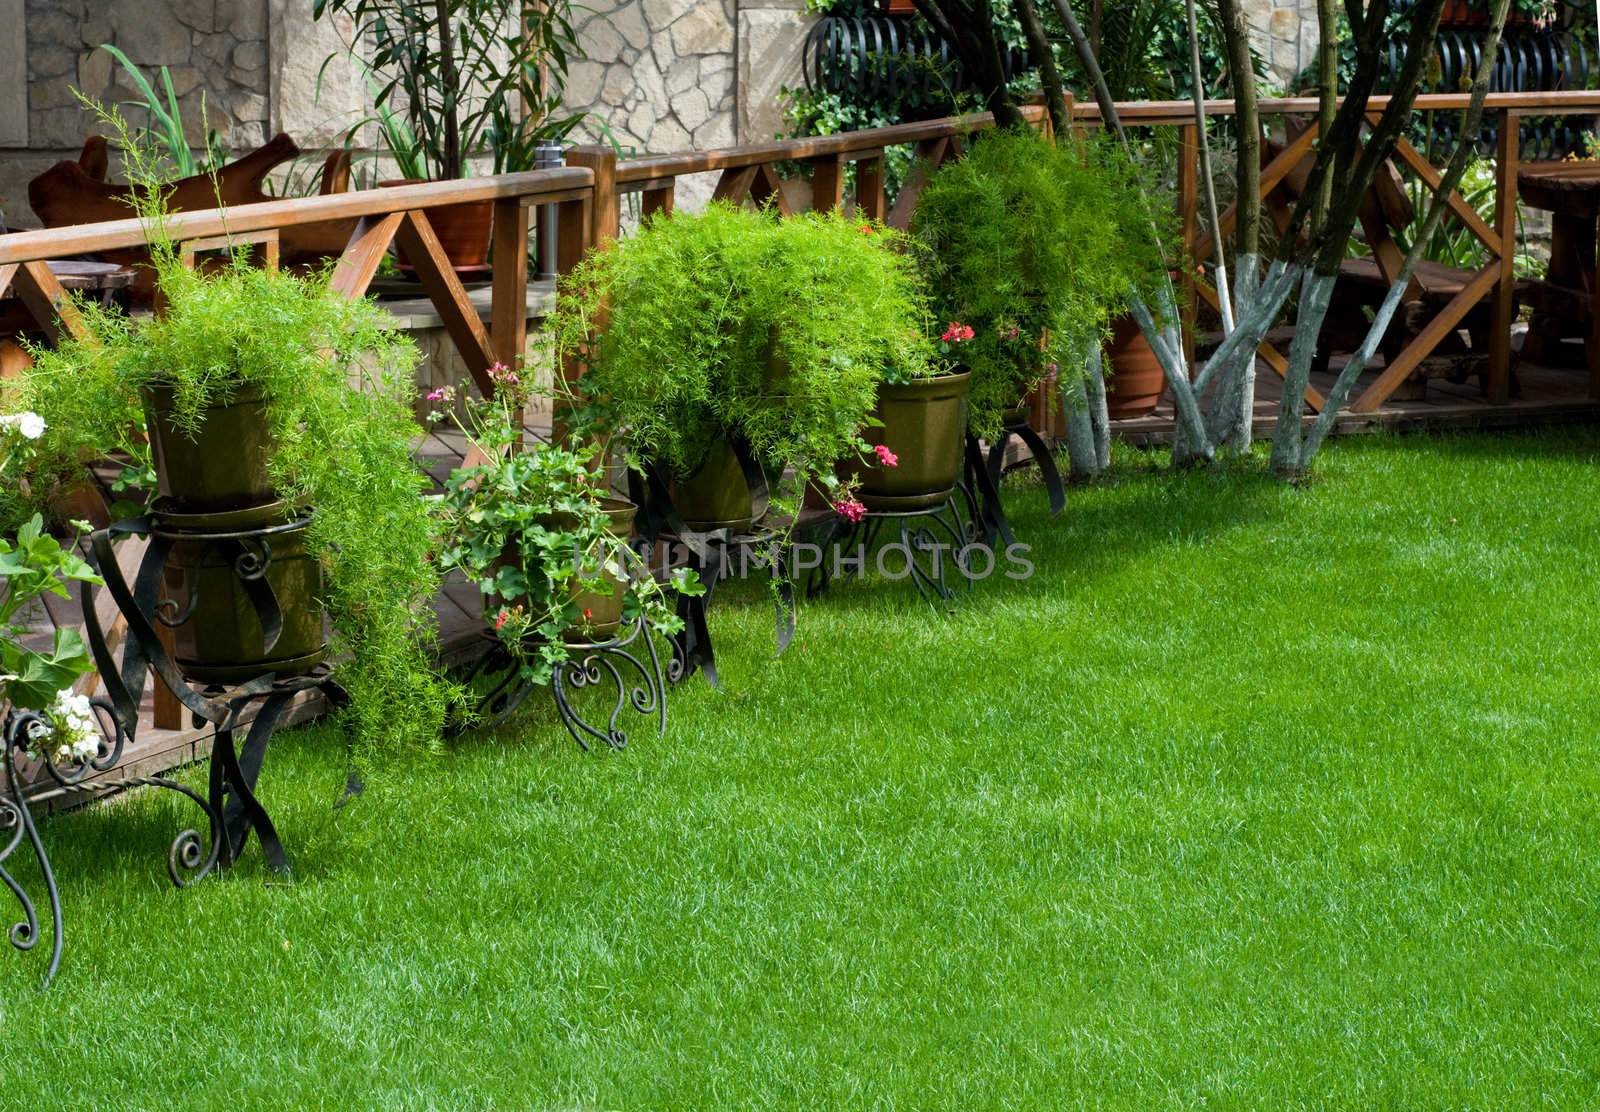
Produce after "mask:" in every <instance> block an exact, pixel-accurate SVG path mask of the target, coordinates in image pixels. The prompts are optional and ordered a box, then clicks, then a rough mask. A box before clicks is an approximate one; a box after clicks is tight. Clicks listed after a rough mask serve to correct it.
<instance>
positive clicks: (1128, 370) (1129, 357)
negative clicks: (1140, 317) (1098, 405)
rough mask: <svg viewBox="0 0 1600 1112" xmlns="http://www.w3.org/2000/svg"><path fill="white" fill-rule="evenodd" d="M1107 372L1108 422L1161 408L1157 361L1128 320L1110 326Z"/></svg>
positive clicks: (1163, 380)
mask: <svg viewBox="0 0 1600 1112" xmlns="http://www.w3.org/2000/svg"><path fill="white" fill-rule="evenodd" d="M1106 356H1107V362H1108V363H1109V367H1108V370H1109V371H1110V374H1109V375H1108V376H1107V379H1106V410H1107V412H1109V413H1110V415H1111V418H1112V420H1123V419H1126V418H1129V417H1144V416H1146V415H1147V414H1149V413H1152V412H1154V410H1155V408H1156V406H1158V405H1160V404H1161V394H1162V392H1163V391H1164V390H1166V388H1167V379H1166V375H1165V374H1163V373H1162V370H1161V361H1160V360H1159V359H1157V358H1156V353H1155V352H1153V351H1151V350H1150V344H1149V343H1148V342H1147V341H1146V340H1145V338H1144V334H1143V333H1142V332H1140V331H1139V324H1138V322H1137V321H1135V320H1134V319H1133V318H1132V317H1118V318H1117V319H1116V320H1114V321H1112V322H1111V343H1110V344H1108V345H1107V346H1106Z"/></svg>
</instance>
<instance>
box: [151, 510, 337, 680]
mask: <svg viewBox="0 0 1600 1112" xmlns="http://www.w3.org/2000/svg"><path fill="white" fill-rule="evenodd" d="M171 507H172V503H170V502H165V503H163V502H158V503H157V504H156V507H155V510H154V514H153V517H154V525H153V532H154V533H155V535H156V536H158V537H162V538H164V539H170V540H171V541H172V542H173V545H172V552H171V554H170V555H169V556H168V558H167V565H166V569H165V571H164V573H163V585H164V587H165V592H164V593H165V597H166V598H167V599H168V600H170V609H171V611H172V613H174V614H177V615H186V617H185V618H184V620H183V621H182V622H180V623H179V624H178V625H177V626H175V627H173V629H172V639H173V659H174V660H175V661H176V662H177V665H178V668H179V670H180V671H182V672H183V674H184V676H185V677H187V678H188V679H191V680H195V681H198V682H203V683H237V682H239V681H242V680H248V679H252V678H254V677H256V676H259V675H261V674H262V673H264V672H275V673H278V674H279V675H298V674H300V673H303V672H309V671H310V670H311V669H313V668H315V667H316V666H317V665H318V664H321V663H322V661H323V659H324V657H325V655H326V652H327V645H326V639H325V637H324V628H323V612H322V607H321V606H320V605H319V603H318V599H320V598H321V597H322V565H321V563H320V562H319V561H318V560H317V559H316V557H315V556H314V555H313V554H312V553H310V552H309V551H308V550H307V548H306V530H307V528H308V527H309V522H308V521H307V520H306V519H305V515H299V520H298V521H296V515H295V514H293V513H292V512H290V510H289V509H288V507H286V506H285V505H284V504H283V503H282V502H274V503H270V504H268V505H266V506H258V507H253V508H251V509H248V510H239V511H233V512H230V513H213V514H192V513H179V512H175V511H174V510H173V509H172V508H171ZM290 523H293V524H290ZM282 525H289V527H288V528H286V529H284V530H283V531H281V532H273V533H271V534H270V535H268V536H266V537H264V538H261V539H260V540H248V541H245V542H243V544H244V546H245V547H244V550H241V548H240V546H239V545H238V544H236V543H233V542H231V541H227V540H223V539H219V538H217V537H216V536H215V534H218V533H243V532H248V531H251V530H256V529H267V528H273V527H276V526H282ZM263 554H265V555H267V556H268V557H269V559H268V560H267V564H266V572H265V578H266V582H267V583H268V585H270V586H271V588H272V593H273V595H274V596H275V597H276V598H277V602H278V608H279V610H280V611H281V612H282V614H283V629H282V632H280V633H279V635H278V640H277V642H276V643H275V644H274V645H272V646H271V647H270V648H269V647H267V646H266V645H265V644H264V635H263V632H262V629H261V620H260V618H259V617H258V616H257V614H256V608H255V605H254V604H253V603H252V602H251V601H250V596H249V595H248V594H247V593H246V591H245V585H244V583H243V582H242V581H241V579H240V575H239V563H238V562H239V559H240V557H241V556H244V557H245V562H246V568H247V570H248V564H249V562H250V561H252V560H258V559H259V558H260V557H261V556H262V555H263Z"/></svg>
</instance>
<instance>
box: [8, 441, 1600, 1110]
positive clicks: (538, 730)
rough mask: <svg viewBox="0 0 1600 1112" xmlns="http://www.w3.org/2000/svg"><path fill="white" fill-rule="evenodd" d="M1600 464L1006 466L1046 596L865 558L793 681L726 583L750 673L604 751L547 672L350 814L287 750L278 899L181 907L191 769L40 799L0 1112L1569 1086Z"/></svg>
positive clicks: (1216, 1099) (1579, 1008)
mask: <svg viewBox="0 0 1600 1112" xmlns="http://www.w3.org/2000/svg"><path fill="white" fill-rule="evenodd" d="M1597 464H1600V430H1574V431H1561V432H1544V433H1539V434H1526V435H1515V436H1500V437H1489V436H1472V437H1460V438H1452V439H1429V438H1421V437H1414V438H1405V439H1399V438H1366V439H1355V440H1348V441H1341V442H1337V443H1335V444H1333V445H1331V446H1330V448H1329V450H1328V451H1327V453H1326V454H1325V457H1324V459H1323V461H1322V463H1321V465H1320V469H1319V479H1318V481H1317V482H1316V483H1315V485H1313V486H1311V487H1310V488H1307V489H1301V490H1291V489H1286V488H1283V487H1280V486H1278V485H1276V484H1275V483H1273V482H1272V481H1270V480H1267V479H1264V478H1262V477H1260V476H1259V475H1256V474H1253V473H1244V472H1239V471H1234V472H1226V471H1224V472H1212V473H1196V474H1186V475H1178V476H1174V475H1171V474H1169V473H1167V472H1165V471H1163V470H1160V469H1159V468H1156V467H1154V466H1153V465H1152V464H1151V463H1150V462H1149V461H1146V460H1145V459H1143V458H1142V457H1140V456H1138V455H1136V454H1131V453H1130V454H1128V455H1125V456H1124V457H1123V458H1122V459H1121V461H1120V474H1119V477H1118V478H1117V479H1115V480H1114V481H1112V482H1109V483H1107V484H1106V485H1104V486H1101V487H1097V488H1095V489H1091V490H1082V491H1073V492H1070V493H1069V507H1068V510H1067V513H1066V514H1065V515H1064V516H1063V517H1062V518H1060V519H1056V520H1052V519H1050V518H1049V517H1048V515H1047V514H1046V512H1045V503H1044V498H1043V495H1042V492H1040V491H1039V490H1038V488H1037V487H1034V486H1031V485H1027V484H1026V483H1018V484H1016V485H1015V486H1014V487H1013V490H1012V495H1013V497H1012V504H1013V506H1014V512H1013V516H1014V521H1015V524H1016V525H1017V527H1018V529H1019V531H1020V533H1021V534H1022V536H1023V539H1024V540H1027V541H1030V542H1032V543H1033V544H1034V546H1035V549H1034V555H1033V558H1034V560H1035V562H1036V564H1037V568H1038V572H1037V575H1036V576H1035V578H1033V579H1032V580H1030V581H1027V582H1023V583H1011V582H1007V581H1004V580H993V581H990V582H989V583H987V584H986V585H984V587H982V588H981V589H980V590H979V591H978V592H977V593H976V594H974V595H973V596H972V598H971V600H970V602H967V603H965V604H964V605H962V606H960V607H959V608H958V609H957V611H956V612H955V613H954V614H952V615H950V616H938V615H935V614H933V613H932V612H930V611H929V609H928V608H927V607H926V606H925V605H923V604H922V603H920V602H919V601H918V600H917V599H916V598H915V596H914V595H913V594H912V593H911V589H910V587H909V585H907V584H900V585H881V584H880V585H878V586H876V587H874V586H873V585H872V584H870V583H869V584H854V585H850V586H847V587H845V588H843V589H841V590H839V591H837V592H836V593H835V594H833V595H832V596H830V597H828V598H826V599H824V600H822V601H820V602H818V603H815V604H812V605H810V606H808V607H806V608H805V609H804V611H803V613H802V615H801V625H800V631H799V633H798V634H797V637H796V640H795V643H794V645H793V647H792V648H791V649H790V651H789V652H788V654H787V655H786V656H784V657H783V658H782V659H781V660H779V661H777V662H772V661H770V660H769V659H768V656H769V654H770V651H771V613H770V608H769V605H768V603H767V601H766V599H765V597H764V596H763V595H762V593H761V592H760V591H759V590H758V589H754V588H751V589H748V590H746V591H744V592H743V594H735V595H730V596H728V597H726V598H719V600H718V606H717V607H716V608H714V610H713V613H712V621H713V628H714V631H715V633H716V634H717V635H718V637H719V639H720V640H719V648H720V650H721V663H722V671H723V679H724V683H725V688H726V690H725V692H723V693H721V694H718V693H716V692H713V691H711V690H709V689H708V688H707V687H706V686H705V685H704V684H703V683H701V682H699V681H696V682H694V683H692V684H691V685H690V686H689V687H688V688H687V689H686V690H685V691H683V692H679V693H675V694H674V696H673V699H672V704H671V708H672V717H671V721H670V724H669V727H668V732H667V735H666V737H665V738H661V739H657V738H656V737H654V736H650V735H648V734H647V733H646V732H643V731H641V732H640V734H639V735H638V736H636V738H635V740H634V742H633V744H632V745H631V746H630V748H629V749H628V750H627V751H626V753H623V754H615V753H602V754H595V755H588V756H585V755H583V754H581V753H579V752H577V751H576V749H575V748H574V747H573V746H572V744H571V743H570V742H569V741H568V739H567V737H566V735H565V734H564V733H563V732H562V731H561V729H560V727H559V725H558V724H557V723H556V722H555V720H554V717H553V714H552V713H551V712H550V710H549V706H548V701H547V700H544V699H538V700H535V702H536V704H537V705H536V706H534V707H533V709H532V710H530V712H529V713H528V714H527V715H525V716H524V717H523V718H522V719H521V720H520V721H519V722H518V723H516V725H515V726H514V727H512V728H508V729H507V730H506V731H505V733H504V736H502V737H499V738H493V739H491V738H475V739H471V740H468V741H466V742H464V743H462V744H460V745H459V746H458V748H457V751H456V752H454V753H452V754H451V755H450V756H449V757H448V758H447V759H443V760H439V761H435V762H431V763H430V762H428V761H426V760H422V759H417V760H415V761H409V762H405V763H404V764H403V766H402V767H399V768H395V769H393V770H392V775H390V776H388V777H387V778H386V779H385V780H384V782H382V783H380V784H378V785H376V786H375V787H374V788H373V790H371V791H370V792H369V793H368V794H367V795H366V796H365V797H363V798H362V799H361V800H360V801H359V802H357V803H356V804H354V805H352V806H350V807H347V808H346V809H344V810H342V811H339V812H337V813H336V812H334V811H333V810H332V809H331V808H330V804H331V803H332V802H333V800H334V798H335V797H336V796H337V794H338V791H339V788H340V786H341V783H342V766H341V762H340V749H339V745H338V742H337V739H336V737H335V736H334V735H332V734H331V733H330V732H328V731H327V730H325V729H311V730H306V731H302V732H299V733H297V734H291V735H286V736H285V737H284V738H283V739H281V743H280V744H279V745H278V746H277V748H276V749H275V750H274V753H273V755H272V757H271V759H270V760H269V763H268V767H267V771H266V774H265V777H264V781H263V791H262V794H263V796H264V798H265V800H266V802H267V804H268V806H269V807H270V808H272V809H273V811H274V814H275V816H276V817H277V819H278V823H279V827H280V829H281V830H282V832H283V834H284V838H285V841H286V843H287V844H288V846H289V849H290V853H291V856H292V857H293V858H294V860H295V862H296V865H297V873H296V878H295V880H294V881H293V882H292V883H288V884H285V883H279V882H277V881H276V880H274V879H273V878H272V877H271V876H270V874H269V873H268V872H267V871H266V870H265V868H264V866H263V865H262V863H261V860H260V857H259V854H258V853H257V852H255V850H254V847H252V852H251V853H250V855H249V856H248V857H247V859H246V861H245V862H244V863H243V864H242V865H241V866H240V867H239V868H238V869H237V870H236V871H235V872H233V873H232V874H231V875H228V876H225V877H222V878H220V879H210V880H207V881H205V882H204V883H202V884H200V885H198V886H197V887H195V888H194V889H191V890H189V891H187V892H177V891H174V890H172V889H171V888H170V887H168V886H167V884H166V881H165V849H166V844H167V842H168V840H170V838H171V836H172V834H173V833H175V831H176V830H177V829H178V828H180V826H182V825H186V824H188V823H190V822H192V821H193V819H192V811H190V810H186V809H185V805H183V804H181V801H178V800H177V799H176V797H169V796H168V795H167V794H166V793H162V795H161V797H160V798H156V797H153V796H144V795H142V796H139V797H137V798H133V799H128V800H124V801H121V802H118V803H115V804H112V805H109V806H105V807H102V808H99V809H95V810H90V811H85V812H80V813H77V814H73V815H69V816H64V817H61V818H57V819H53V820H50V821H48V822H47V823H46V825H45V828H44V836H45V838H46V841H47V843H48V844H49V846H50V847H51V848H52V850H53V851H54V853H55V859H56V863H57V866H58V869H59V871H60V874H61V876H62V879H63V886H64V887H63V898H64V900H65V903H66V910H67V915H68V932H69V933H68V938H67V953H66V959H65V962H64V964H63V967H62V971H61V976H60V979H59V981H58V982H57V984H56V986H55V987H54V988H53V989H52V990H51V991H50V992H49V993H47V994H44V995H39V994H37V993H36V992H35V991H34V986H35V984H36V983H37V979H38V976H39V973H40V972H41V971H42V968H43V965H42V962H41V961H40V960H39V959H38V958H37V957H29V958H18V957H16V956H13V955H11V954H10V953H9V951H6V952H3V953H0V1079H3V1080H0V1106H9V1104H10V1102H12V1101H16V1102H17V1103H18V1104H19V1105H22V1104H26V1105H27V1106H28V1107H36V1108H49V1107H85V1106H87V1104H88V1102H90V1101H91V1099H92V1100H93V1102H94V1103H95V1104H97V1105H99V1106H100V1107H140V1108H149V1107H162V1106H168V1107H190V1106H194V1107H205V1106H210V1107H228V1108H244V1107H286V1106H294V1105H301V1106H313V1107H316V1106H329V1107H332V1106H343V1107H345V1108H355V1107H369V1106H394V1107H430V1106H437V1107H501V1108H529V1107H551V1108H573V1107H597V1108H610V1107H635V1108H655V1107H696V1108H704V1107H751V1106H755V1107H793V1106H813V1107H815V1106H822V1107H842V1108H852V1109H853V1108H866V1107H899V1108H922V1107H948V1108H962V1109H965V1108H975V1107H1013V1108H1041V1107H1057V1106H1075V1105H1112V1106H1122V1107H1130V1108H1149V1107H1158V1106H1171V1107H1194V1106H1198V1105H1202V1104H1205V1105H1211V1106H1220V1107H1270V1108H1279V1107H1286V1106H1306V1107H1322V1106H1336V1105H1337V1106H1363V1107H1374V1106H1385V1107H1399V1106H1405V1107H1481V1108H1510V1107H1529V1106H1533V1105H1536V1104H1537V1105H1540V1106H1551V1107H1580V1106H1591V1107H1593V1106H1595V1105H1597V1104H1600V909H1597V906H1596V902H1597V894H1600V847H1597V845H1596V839H1595V831H1596V817H1597V811H1600V807H1597V802H1596V792H1597V789H1600V774H1597V768H1600V739H1597V736H1596V734H1597V731H1596V724H1597V723H1600V683H1597V668H1600V608H1597V605H1596V603H1597V601H1600V592H1597V574H1596V569H1597V566H1600V497H1597V494H1600V468H1597ZM28 875H30V876H31V874H28ZM0 908H3V910H4V911H5V912H6V913H7V915H8V916H9V913H10V905H9V904H7V903H5V902H4V901H0ZM24 1096H26V1097H27V1099H26V1100H24V1099H23V1098H24Z"/></svg>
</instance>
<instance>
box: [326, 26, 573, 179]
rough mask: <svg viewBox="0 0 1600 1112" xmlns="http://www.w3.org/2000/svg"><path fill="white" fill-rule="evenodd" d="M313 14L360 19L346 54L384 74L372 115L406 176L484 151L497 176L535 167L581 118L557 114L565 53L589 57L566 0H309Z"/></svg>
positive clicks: (439, 170)
mask: <svg viewBox="0 0 1600 1112" xmlns="http://www.w3.org/2000/svg"><path fill="white" fill-rule="evenodd" d="M312 12H313V14H314V16H315V17H316V18H318V19H321V18H324V17H325V16H327V15H329V14H340V15H346V16H349V17H350V19H351V20H353V21H354V25H355V29H354V36H353V38H352V40H351V42H350V51H349V52H350V54H351V55H352V56H353V57H356V58H357V59H358V60H359V61H360V64H361V65H362V66H363V67H366V66H367V65H368V64H369V62H370V66H371V71H372V73H374V74H376V75H378V76H377V81H376V84H377V88H376V92H375V93H374V96H373V105H374V109H375V119H376V120H377V122H379V124H380V125H381V127H382V129H383V131H384V133H385V136H386V138H388V139H389V141H390V142H391V144H393V149H394V150H395V151H396V152H397V153H398V154H399V155H400V156H401V158H402V161H403V163H405V166H406V168H405V169H404V171H403V172H405V173H406V175H407V176H411V177H432V178H436V179H441V180H443V179H454V178H459V177H462V176H463V175H464V174H465V173H466V170H467V159H470V158H473V157H476V156H478V155H482V154H485V153H488V154H492V155H493V157H494V172H495V173H497V174H499V173H506V172H510V171H517V170H530V169H532V168H533V164H534V145H535V144H536V143H537V142H539V141H541V140H546V139H560V138H564V137H565V136H566V135H567V134H568V133H569V132H570V131H571V130H572V129H573V128H574V127H576V126H577V125H578V124H579V123H581V122H582V121H583V118H584V117H583V114H582V113H577V114H569V115H565V116H563V115H560V114H559V112H560V109H561V102H562V98H563V95H564V92H565V86H566V78H567V66H568V62H569V59H570V58H572V57H579V58H581V57H583V51H582V49H581V47H580V46H579V45H578V41H577V35H576V33H575V31H574V30H573V26H572V6H571V4H570V3H568V2H567V0H555V2H552V3H542V4H523V3H518V2H516V0H440V2H437V3H436V2H433V0H313V4H312ZM334 57H337V55H335V56H331V57H330V58H329V59H327V61H325V62H324V63H323V65H324V67H326V65H327V62H329V61H332V60H333V58H334ZM524 112H525V113H526V117H527V118H526V119H524ZM363 122H366V121H363ZM419 170H421V171H423V172H420V173H419V172H418V171H419Z"/></svg>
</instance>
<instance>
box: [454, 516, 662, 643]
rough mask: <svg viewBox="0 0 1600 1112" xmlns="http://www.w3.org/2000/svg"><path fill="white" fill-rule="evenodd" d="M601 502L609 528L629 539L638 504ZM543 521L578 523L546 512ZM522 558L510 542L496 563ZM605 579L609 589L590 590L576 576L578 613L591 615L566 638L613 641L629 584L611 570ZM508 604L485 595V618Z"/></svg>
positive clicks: (517, 561) (515, 562)
mask: <svg viewBox="0 0 1600 1112" xmlns="http://www.w3.org/2000/svg"><path fill="white" fill-rule="evenodd" d="M600 506H601V509H602V510H603V511H604V513H605V515H606V523H607V524H606V532H608V533H610V534H611V535H612V536H613V537H616V538H617V539H618V540H627V539H628V536H629V535H630V534H631V533H632V532H633V517H634V515H635V514H636V513H638V507H637V506H635V505H634V504H633V503H632V502H629V501H628V500H627V499H624V498H601V499H600ZM539 522H540V524H542V525H546V526H548V527H549V528H551V529H572V528H575V527H576V526H577V524H578V521H577V518H576V517H574V516H573V515H572V514H544V515H542V516H541V517H540V518H539ZM521 561H522V556H521V553H519V552H517V551H516V550H515V549H514V548H513V546H511V545H507V546H506V550H505V551H504V552H503V553H501V555H500V559H499V561H498V562H497V563H496V565H495V566H496V567H497V568H498V567H501V566H519V565H520V564H521ZM603 579H604V581H605V582H606V583H609V584H610V589H609V590H607V591H596V590H586V589H585V588H584V587H583V586H582V585H581V584H580V583H579V581H578V580H573V582H572V587H571V590H572V596H571V597H572V601H573V602H575V603H576V604H577V606H578V613H580V614H582V613H584V612H585V611H587V612H588V615H589V616H588V617H587V618H584V619H580V621H579V622H577V623H576V624H574V625H573V626H571V627H569V628H568V629H567V630H566V631H565V632H564V633H563V634H562V639H563V640H565V641H566V642H568V643H569V644H597V643H599V642H601V641H609V640H610V639H611V638H612V637H614V636H616V633H617V630H618V629H620V628H622V606H623V601H624V600H625V598H626V597H627V584H626V583H624V582H623V581H622V580H621V579H618V578H617V577H616V576H615V575H613V574H612V573H611V572H610V571H607V572H606V573H605V574H604V576H603ZM504 605H505V602H504V600H502V599H501V598H500V597H499V596H498V595H486V596H484V619H485V620H486V621H488V622H490V623H491V624H492V623H493V621H494V615H495V613H496V612H497V611H498V610H499V609H500V607H502V606H504Z"/></svg>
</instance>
